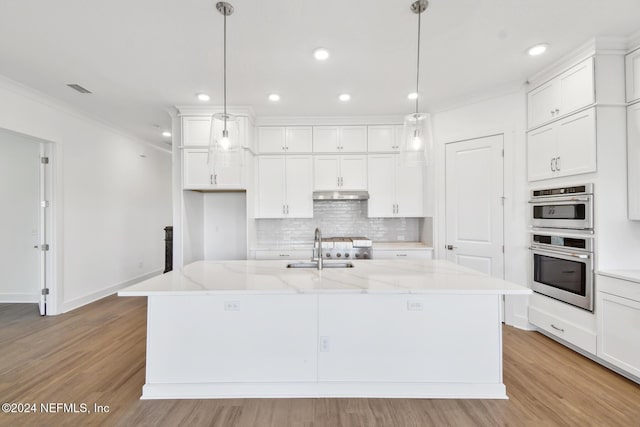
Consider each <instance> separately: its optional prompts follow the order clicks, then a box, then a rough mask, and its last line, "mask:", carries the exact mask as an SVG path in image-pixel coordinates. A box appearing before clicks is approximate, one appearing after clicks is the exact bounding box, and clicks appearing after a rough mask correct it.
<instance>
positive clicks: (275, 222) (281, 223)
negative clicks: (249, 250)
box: [256, 200, 421, 248]
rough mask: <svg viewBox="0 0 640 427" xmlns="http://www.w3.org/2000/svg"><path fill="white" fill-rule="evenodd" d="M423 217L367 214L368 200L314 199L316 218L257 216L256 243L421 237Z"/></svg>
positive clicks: (263, 245) (280, 244) (282, 244)
mask: <svg viewBox="0 0 640 427" xmlns="http://www.w3.org/2000/svg"><path fill="white" fill-rule="evenodd" d="M420 222H421V219H420V218H368V217H367V201H366V200H363V201H358V200H350V201H342V200H340V201H338V200H326V201H315V202H314V203H313V219H299V218H298V219H296V218H294V219H257V220H256V234H257V247H259V248H273V247H296V246H309V245H311V244H312V243H313V232H314V230H315V228H316V227H320V229H321V230H322V236H323V237H337V236H363V237H368V238H370V239H372V240H374V241H398V240H405V241H419V240H420V231H421V230H420Z"/></svg>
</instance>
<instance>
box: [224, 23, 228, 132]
mask: <svg viewBox="0 0 640 427" xmlns="http://www.w3.org/2000/svg"><path fill="white" fill-rule="evenodd" d="M223 16H224V53H223V57H224V61H223V62H224V74H223V81H224V92H223V93H224V95H223V97H224V133H225V134H226V133H227V14H226V13H224V14H223Z"/></svg>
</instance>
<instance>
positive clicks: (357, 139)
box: [313, 126, 367, 153]
mask: <svg viewBox="0 0 640 427" xmlns="http://www.w3.org/2000/svg"><path fill="white" fill-rule="evenodd" d="M366 151H367V127H366V126H314V127H313V152H314V153H364V152H366Z"/></svg>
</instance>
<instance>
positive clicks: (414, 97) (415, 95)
mask: <svg viewBox="0 0 640 427" xmlns="http://www.w3.org/2000/svg"><path fill="white" fill-rule="evenodd" d="M407 98H409V99H411V100H414V99H418V94H417V93H416V92H411V93H410V94H409V95H407Z"/></svg>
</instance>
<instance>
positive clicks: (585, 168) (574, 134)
mask: <svg viewBox="0 0 640 427" xmlns="http://www.w3.org/2000/svg"><path fill="white" fill-rule="evenodd" d="M527 160H528V176H529V181H537V180H542V179H548V178H557V177H562V176H570V175H577V174H581V173H588V172H595V171H596V110H595V107H594V108H590V109H588V110H584V111H581V112H579V113H576V114H573V115H571V116H568V117H566V118H564V119H562V120H558V121H556V122H553V123H551V124H549V125H547V126H544V127H541V128H538V129H535V130H533V131H531V132H529V133H528V135H527Z"/></svg>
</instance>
